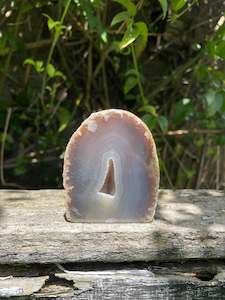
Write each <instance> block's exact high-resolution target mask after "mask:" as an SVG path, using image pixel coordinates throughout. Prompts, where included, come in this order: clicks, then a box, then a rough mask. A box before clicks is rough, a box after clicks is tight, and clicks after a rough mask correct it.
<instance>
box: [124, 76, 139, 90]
mask: <svg viewBox="0 0 225 300" xmlns="http://www.w3.org/2000/svg"><path fill="white" fill-rule="evenodd" d="M136 85H137V78H136V77H133V76H130V77H128V78H127V79H126V81H125V84H124V89H123V92H124V94H125V95H126V94H128V93H129V92H130V91H131V90H132V89H133V88H134V87H135V86H136Z"/></svg>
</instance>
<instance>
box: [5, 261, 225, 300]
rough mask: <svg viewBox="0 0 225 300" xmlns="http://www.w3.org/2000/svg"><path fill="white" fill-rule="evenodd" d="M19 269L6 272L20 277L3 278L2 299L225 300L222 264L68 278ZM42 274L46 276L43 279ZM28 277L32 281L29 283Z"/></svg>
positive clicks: (81, 273) (67, 275) (114, 271)
mask: <svg viewBox="0 0 225 300" xmlns="http://www.w3.org/2000/svg"><path fill="white" fill-rule="evenodd" d="M136 267H138V266H136ZM20 268H21V267H17V269H16V268H14V269H13V270H10V268H9V267H7V266H5V267H4V268H3V269H4V270H3V271H5V275H6V274H10V272H14V274H15V275H16V276H18V274H19V275H20V276H19V277H11V278H7V277H5V278H4V277H2V278H0V298H1V299H6V298H7V297H13V296H14V297H15V296H17V298H16V299H21V298H20V297H23V298H22V299H58V300H62V299H64V300H69V299H74V300H75V299H79V300H86V299H96V300H103V299H104V300H107V299H110V300H113V299H115V300H121V299H124V300H128V299H129V300H133V299H143V300H147V299H151V300H156V299H157V300H158V299H160V300H166V299H173V300H174V299H179V300H180V299H182V300H190V299H195V300H207V299H216V300H217V299H225V266H224V264H223V263H222V262H214V263H213V262H211V263H210V262H208V263H202V264H200V263H193V262H192V263H184V264H176V263H174V264H171V265H169V264H161V265H146V266H145V267H143V266H142V267H141V268H139V269H138V268H127V267H126V268H125V269H109V270H97V271H96V270H94V271H93V270H92V271H90V270H89V271H88V270H86V271H77V270H76V271H69V272H68V271H66V272H62V271H61V270H59V269H57V268H56V267H55V269H54V268H53V266H51V267H50V266H48V267H46V268H44V267H43V266H42V268H41V267H40V266H39V269H38V268H37V266H36V267H33V274H32V273H31V268H30V270H29V272H28V270H26V268H24V269H22V270H20ZM35 268H36V269H35ZM49 268H50V269H49ZM27 269H28V268H27ZM6 271H7V273H6ZM40 271H41V272H42V273H45V275H44V276H40V274H39V273H40ZM27 272H28V274H29V276H30V277H26V274H27ZM3 274H4V272H3ZM46 274H48V275H46ZM0 275H1V270H0ZM27 276H28V275H27ZM19 296H20V297H19Z"/></svg>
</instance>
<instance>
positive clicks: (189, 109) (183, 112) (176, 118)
mask: <svg viewBox="0 0 225 300" xmlns="http://www.w3.org/2000/svg"><path fill="white" fill-rule="evenodd" d="M194 111H195V109H194V107H193V103H192V101H191V99H189V98H184V99H182V100H181V101H178V102H177V103H176V104H175V108H174V114H173V125H174V126H175V127H177V126H180V125H182V124H183V123H184V122H185V121H187V120H188V119H190V117H191V116H193V115H194Z"/></svg>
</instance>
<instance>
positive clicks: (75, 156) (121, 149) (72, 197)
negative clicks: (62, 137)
mask: <svg viewBox="0 0 225 300" xmlns="http://www.w3.org/2000/svg"><path fill="white" fill-rule="evenodd" d="M63 177H64V187H65V189H66V190H67V193H68V195H69V202H68V212H67V217H68V219H69V220H71V221H79V220H80V219H81V220H84V221H85V220H86V221H88V220H90V221H110V220H112V221H117V220H118V221H125V222H126V221H145V220H146V221H147V220H151V219H152V217H153V214H154V210H155V205H156V197H157V190H158V184H159V169H158V160H157V155H156V150H155V144H154V141H153V139H152V136H151V133H150V132H149V130H148V129H147V127H146V126H145V125H144V124H143V123H142V121H140V120H139V119H138V118H137V117H136V116H134V115H133V114H131V113H128V112H126V111H122V110H107V111H102V112H98V113H95V114H92V115H91V116H90V117H89V118H88V119H87V120H85V121H84V122H83V123H82V125H81V126H80V128H79V129H78V130H77V131H76V132H75V133H74V134H73V136H72V137H71V139H70V142H69V144H68V146H67V149H66V153H65V160H64V173H63Z"/></svg>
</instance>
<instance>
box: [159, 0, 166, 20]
mask: <svg viewBox="0 0 225 300" xmlns="http://www.w3.org/2000/svg"><path fill="white" fill-rule="evenodd" d="M159 3H160V5H161V7H162V11H163V19H164V18H165V17H166V14H167V10H168V3H167V0H159Z"/></svg>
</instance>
